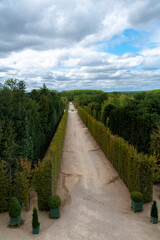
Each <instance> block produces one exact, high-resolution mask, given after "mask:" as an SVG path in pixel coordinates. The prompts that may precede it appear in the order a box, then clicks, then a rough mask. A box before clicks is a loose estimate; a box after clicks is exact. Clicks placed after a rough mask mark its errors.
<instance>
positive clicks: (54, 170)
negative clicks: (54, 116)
mask: <svg viewBox="0 0 160 240" xmlns="http://www.w3.org/2000/svg"><path fill="white" fill-rule="evenodd" d="M67 116H68V107H67V109H66V111H65V113H64V114H63V117H62V119H61V121H60V123H59V126H58V128H57V131H56V133H55V135H54V137H53V139H52V142H51V144H50V146H49V153H48V156H47V157H46V158H45V159H44V160H43V161H42V162H39V163H38V164H37V166H36V167H35V172H34V177H33V185H34V188H35V191H36V192H37V194H38V208H39V209H40V210H49V209H48V198H49V196H51V195H53V194H55V192H56V185H57V179H58V174H59V169H60V160H61V156H62V149H63V142H64V136H65V129H66V124H67Z"/></svg>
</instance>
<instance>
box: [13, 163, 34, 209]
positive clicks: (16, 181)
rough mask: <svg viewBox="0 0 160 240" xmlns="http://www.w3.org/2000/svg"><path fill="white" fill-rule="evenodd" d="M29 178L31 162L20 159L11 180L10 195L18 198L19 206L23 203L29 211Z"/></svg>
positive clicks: (30, 175) (30, 176)
mask: <svg viewBox="0 0 160 240" xmlns="http://www.w3.org/2000/svg"><path fill="white" fill-rule="evenodd" d="M31 178H32V169H31V162H30V161H29V160H28V159H21V161H20V164H19V165H18V166H17V169H16V172H15V175H14V178H13V184H12V192H13V193H12V194H13V195H14V196H16V197H17V198H18V200H19V202H20V203H21V204H22V203H24V206H25V208H26V210H29V194H28V192H29V188H30V186H31Z"/></svg>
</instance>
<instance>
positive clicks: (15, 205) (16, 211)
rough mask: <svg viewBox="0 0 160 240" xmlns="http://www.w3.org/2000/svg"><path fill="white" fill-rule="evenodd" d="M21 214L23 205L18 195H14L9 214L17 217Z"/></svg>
mask: <svg viewBox="0 0 160 240" xmlns="http://www.w3.org/2000/svg"><path fill="white" fill-rule="evenodd" d="M20 214H21V206H20V203H19V201H18V199H17V198H16V197H12V199H11V201H10V207H9V216H10V217H13V218H16V217H18V216H19V215H20Z"/></svg>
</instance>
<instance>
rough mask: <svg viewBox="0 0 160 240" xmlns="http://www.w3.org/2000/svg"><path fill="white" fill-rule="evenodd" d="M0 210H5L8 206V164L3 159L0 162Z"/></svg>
mask: <svg viewBox="0 0 160 240" xmlns="http://www.w3.org/2000/svg"><path fill="white" fill-rule="evenodd" d="M0 196H1V197H0V212H5V211H7V210H8V207H9V199H10V181H9V174H8V165H7V163H6V162H5V161H1V162H0Z"/></svg>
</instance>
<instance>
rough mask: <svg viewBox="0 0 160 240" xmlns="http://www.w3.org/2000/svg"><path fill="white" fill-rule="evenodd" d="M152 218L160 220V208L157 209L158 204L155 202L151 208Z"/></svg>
mask: <svg viewBox="0 0 160 240" xmlns="http://www.w3.org/2000/svg"><path fill="white" fill-rule="evenodd" d="M151 217H153V218H158V208H157V202H156V201H153V204H152V207H151Z"/></svg>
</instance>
